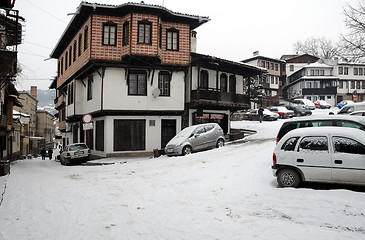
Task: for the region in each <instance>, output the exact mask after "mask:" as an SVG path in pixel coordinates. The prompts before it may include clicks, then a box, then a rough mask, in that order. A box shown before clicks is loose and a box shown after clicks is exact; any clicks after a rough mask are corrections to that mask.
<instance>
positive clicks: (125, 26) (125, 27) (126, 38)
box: [123, 21, 130, 46]
mask: <svg viewBox="0 0 365 240" xmlns="http://www.w3.org/2000/svg"><path fill="white" fill-rule="evenodd" d="M129 29H130V27H129V21H125V22H124V23H123V46H127V45H129Z"/></svg>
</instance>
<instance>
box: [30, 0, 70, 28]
mask: <svg viewBox="0 0 365 240" xmlns="http://www.w3.org/2000/svg"><path fill="white" fill-rule="evenodd" d="M25 1H26V2H28V3H29V4H30V5H32V6H33V7H35V8H38V9H39V10H41V11H42V12H44V13H46V14H48V15H49V16H51V17H54V18H55V19H57V20H58V21H60V22H62V23H64V24H67V23H66V22H65V21H63V20H62V19H61V18H59V17H57V16H55V15H53V14H52V13H50V12H48V11H46V10H44V9H43V8H41V7H38V6H37V5H35V4H34V3H32V2H30V1H28V0H25Z"/></svg>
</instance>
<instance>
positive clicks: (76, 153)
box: [75, 151, 84, 155]
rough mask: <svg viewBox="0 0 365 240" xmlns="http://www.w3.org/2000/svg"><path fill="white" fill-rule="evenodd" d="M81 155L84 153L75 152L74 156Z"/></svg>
mask: <svg viewBox="0 0 365 240" xmlns="http://www.w3.org/2000/svg"><path fill="white" fill-rule="evenodd" d="M82 154H84V151H80V152H75V155H82Z"/></svg>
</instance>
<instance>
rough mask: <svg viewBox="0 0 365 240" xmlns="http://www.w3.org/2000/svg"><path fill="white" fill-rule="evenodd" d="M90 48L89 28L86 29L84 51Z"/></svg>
mask: <svg viewBox="0 0 365 240" xmlns="http://www.w3.org/2000/svg"><path fill="white" fill-rule="evenodd" d="M88 48H89V26H86V27H85V29H84V51H86V50H87V49H88Z"/></svg>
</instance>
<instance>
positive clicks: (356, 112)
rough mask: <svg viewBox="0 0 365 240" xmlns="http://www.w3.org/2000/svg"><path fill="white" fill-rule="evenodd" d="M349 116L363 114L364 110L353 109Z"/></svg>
mask: <svg viewBox="0 0 365 240" xmlns="http://www.w3.org/2000/svg"><path fill="white" fill-rule="evenodd" d="M349 115H350V116H360V117H361V116H365V110H360V111H355V112H352V113H350V114H349Z"/></svg>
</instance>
